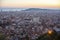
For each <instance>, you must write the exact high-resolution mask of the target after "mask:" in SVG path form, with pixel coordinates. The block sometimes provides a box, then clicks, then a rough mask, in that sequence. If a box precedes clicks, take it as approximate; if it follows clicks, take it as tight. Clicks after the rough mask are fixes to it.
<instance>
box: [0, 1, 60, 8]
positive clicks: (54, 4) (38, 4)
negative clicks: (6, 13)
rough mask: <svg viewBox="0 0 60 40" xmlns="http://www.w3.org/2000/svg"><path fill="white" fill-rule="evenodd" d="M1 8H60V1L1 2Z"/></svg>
mask: <svg viewBox="0 0 60 40" xmlns="http://www.w3.org/2000/svg"><path fill="white" fill-rule="evenodd" d="M0 7H6V8H7V7H12V8H13V7H14V8H15V7H16V8H60V0H0Z"/></svg>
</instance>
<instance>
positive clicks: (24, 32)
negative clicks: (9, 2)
mask: <svg viewBox="0 0 60 40" xmlns="http://www.w3.org/2000/svg"><path fill="white" fill-rule="evenodd" d="M53 30H54V31H56V33H57V35H59V37H60V10H53V9H41V8H27V9H24V10H18V11H17V10H14V11H10V10H9V11H8V10H7V11H6V10H5V11H3V10H0V40H55V38H56V40H60V38H59V39H58V37H57V36H56V35H54V38H53V39H52V38H50V39H42V38H40V39H38V38H39V37H41V36H42V35H44V34H49V35H50V34H52V32H53ZM55 36H56V37H55Z"/></svg>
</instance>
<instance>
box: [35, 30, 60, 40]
mask: <svg viewBox="0 0 60 40" xmlns="http://www.w3.org/2000/svg"><path fill="white" fill-rule="evenodd" d="M36 40H60V34H59V35H58V34H57V33H56V32H55V31H53V33H52V34H51V35H49V34H48V33H46V34H44V35H41V36H39V37H38V39H36Z"/></svg>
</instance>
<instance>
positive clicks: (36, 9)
mask: <svg viewBox="0 0 60 40" xmlns="http://www.w3.org/2000/svg"><path fill="white" fill-rule="evenodd" d="M40 10H49V9H41V8H28V9H25V10H23V11H40Z"/></svg>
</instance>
